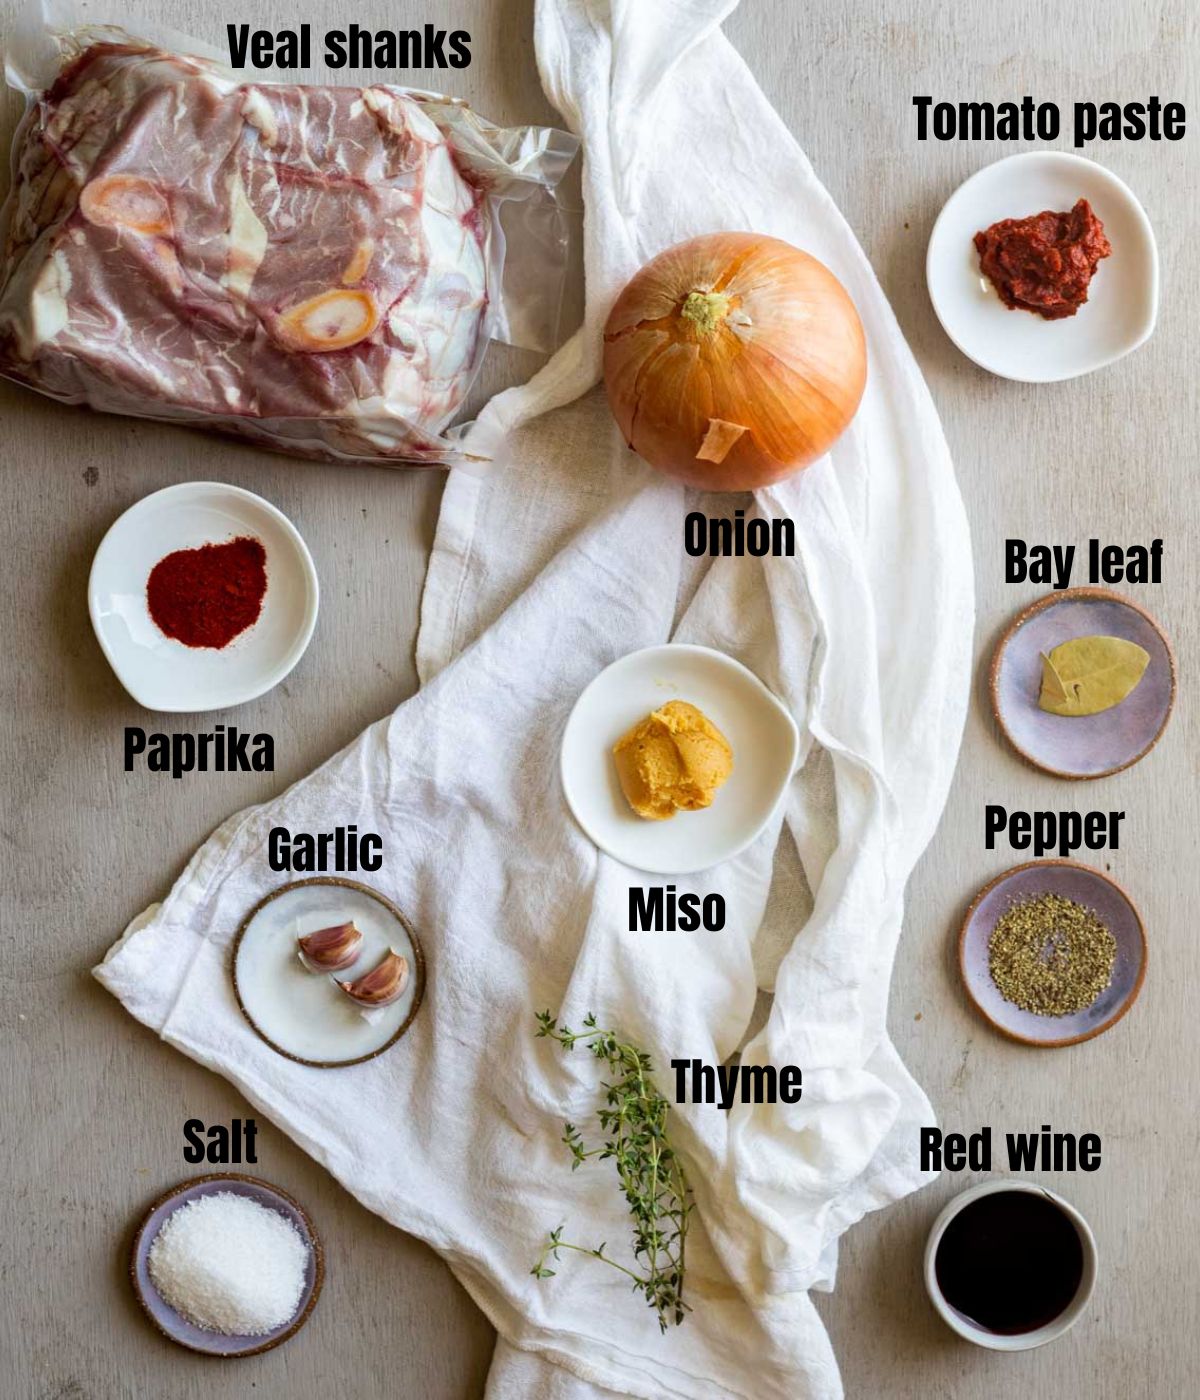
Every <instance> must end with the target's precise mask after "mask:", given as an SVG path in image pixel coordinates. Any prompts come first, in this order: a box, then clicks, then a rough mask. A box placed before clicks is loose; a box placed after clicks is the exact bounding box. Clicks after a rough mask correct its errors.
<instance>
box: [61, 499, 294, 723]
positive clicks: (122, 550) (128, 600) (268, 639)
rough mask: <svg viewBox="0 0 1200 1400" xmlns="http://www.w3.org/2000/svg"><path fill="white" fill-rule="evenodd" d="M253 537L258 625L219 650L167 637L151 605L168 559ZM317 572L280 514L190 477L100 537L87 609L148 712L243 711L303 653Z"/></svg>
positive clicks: (122, 675)
mask: <svg viewBox="0 0 1200 1400" xmlns="http://www.w3.org/2000/svg"><path fill="white" fill-rule="evenodd" d="M239 535H253V536H254V537H255V538H257V539H259V540H261V541H262V543H263V546H264V548H265V549H266V552H267V593H266V597H265V598H264V599H263V605H262V612H261V614H260V615H259V618H258V620H257V621H256V622H255V623H254V624H253V625H252V626H250V627H248V628H247V629H246V630H245V631H244V632H243V633H241V635H240V636H237V637H235V638H234V639H233V641H232V642H230V643H229V645H228V646H226V647H222V648H220V649H219V650H217V649H213V648H210V647H187V646H184V645H183V643H182V642H177V641H175V640H174V639H173V638H171V637H167V636H164V635H163V633H162V632H160V631H159V630H158V628H157V626H155V624H154V621H153V620H152V619H151V617H150V611H149V608H148V607H147V605H146V580H147V579H148V578H149V577H150V571H151V569H153V568H154V566H155V564H157V563H158V561H159V560H160V559H162V558H163V556H164V555H167V554H171V553H173V552H174V551H175V550H177V549H197V548H199V547H200V546H201V545H205V544H221V543H224V542H225V541H226V540H231V539H235V538H236V537H237V536H239ZM317 600H318V587H317V571H316V569H315V568H314V566H313V561H312V556H311V555H310V554H309V552H308V547H307V546H306V545H305V543H304V541H303V540H302V539H301V538H300V533H299V531H298V530H297V529H296V527H295V526H294V525H293V524H292V522H291V521H290V520H289V519H288V518H287V516H286V515H284V514H283V513H282V512H281V511H279V510H276V508H275V507H274V506H273V505H271V503H270V502H269V501H264V500H263V498H262V497H261V496H256V495H255V494H254V493H253V492H252V491H243V490H242V488H241V487H240V486H227V485H225V484H224V483H223V482H218V481H188V482H183V483H181V484H180V485H178V486H168V487H167V488H166V489H165V490H163V491H155V492H154V493H153V494H152V495H150V496H145V497H143V499H142V500H140V501H138V502H137V504H136V505H133V506H130V508H129V509H128V510H127V511H126V512H125V514H124V515H122V516H120V517H119V519H118V520H116V521H115V523H114V524H113V525H112V527H111V528H110V529H109V531H108V533H107V534H106V535H105V536H104V538H103V539H102V540H101V541H100V548H99V549H97V551H96V557H95V559H94V560H93V561H92V572H91V576H90V578H89V579H88V611H89V612H90V613H91V617H92V627H93V628H94V629H95V632H96V637H97V640H98V641H99V643H100V646H101V648H102V649H103V651H104V655H105V656H106V657H107V658H108V661H109V665H111V666H112V668H113V670H114V671H115V672H116V674H117V679H118V680H119V681H120V682H121V684H122V685H123V686H124V687H125V689H126V690H127V691H128V692H129V693H130V695H132V696H133V698H134V699H135V700H136V701H137V702H138V704H139V705H144V706H145V707H146V709H148V710H163V711H169V712H175V713H179V712H183V713H194V712H197V711H201V710H222V709H227V708H228V707H229V706H231V705H241V704H243V703H244V702H245V701H247V700H253V699H254V698H255V697H256V696H258V695H262V694H264V693H265V692H266V691H268V690H270V689H271V688H272V686H276V685H278V684H279V682H280V681H281V680H283V678H284V677H285V676H286V675H287V674H288V672H289V671H290V670H291V669H292V667H293V666H295V664H296V663H297V662H298V661H299V660H300V658H301V657H302V656H303V655H304V651H305V648H306V647H307V646H308V643H309V640H310V638H311V637H312V634H313V628H314V627H315V626H316V622H317Z"/></svg>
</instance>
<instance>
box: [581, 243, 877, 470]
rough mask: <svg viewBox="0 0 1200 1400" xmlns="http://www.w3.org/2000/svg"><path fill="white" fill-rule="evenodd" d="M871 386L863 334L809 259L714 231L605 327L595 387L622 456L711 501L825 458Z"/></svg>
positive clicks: (850, 307) (639, 288)
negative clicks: (714, 495) (600, 384)
mask: <svg viewBox="0 0 1200 1400" xmlns="http://www.w3.org/2000/svg"><path fill="white" fill-rule="evenodd" d="M866 379H867V347H866V339H865V337H864V335H863V328H862V322H861V321H860V320H859V319H858V312H857V311H856V310H855V309H854V303H853V302H852V301H851V300H850V297H849V295H848V293H847V292H846V289H845V288H844V287H843V286H842V284H841V283H840V282H839V281H838V280H837V278H836V277H835V276H834V275H833V273H832V272H830V271H829V269H828V268H827V267H826V266H825V265H824V263H821V262H818V261H817V259H816V258H813V257H810V256H809V255H808V254H807V253H802V252H801V251H800V250H799V248H793V247H792V246H791V244H790V243H784V242H783V241H782V240H781V239H778V238H764V237H762V236H761V235H760V234H755V233H710V234H706V235H705V236H704V237H702V238H693V239H690V240H689V241H688V242H686V243H679V244H677V245H676V246H675V247H674V248H668V249H667V251H666V252H665V253H660V254H659V255H658V257H656V258H655V259H654V260H653V261H652V262H649V263H647V264H646V266H645V267H643V268H642V270H641V271H640V272H639V273H637V274H636V275H635V276H634V278H633V280H632V281H631V282H630V283H629V285H628V286H627V287H626V288H625V290H624V291H623V292H622V293H621V295H620V296H619V297H618V298H617V301H616V305H615V306H614V307H613V309H612V312H611V313H610V315H609V318H608V322H607V324H606V325H605V328H604V382H605V385H606V387H607V389H608V401H609V403H610V405H611V406H612V411H613V414H614V415H615V417H616V420H617V423H618V425H619V426H620V429H621V432H622V433H623V434H624V436H625V441H626V442H628V443H629V445H630V447H632V448H633V450H634V451H635V452H637V453H639V454H640V455H641V456H642V457H644V458H645V459H646V461H647V462H649V463H650V464H651V465H652V466H655V467H657V468H658V469H659V470H660V471H663V472H666V473H667V475H668V476H673V477H678V478H679V479H680V480H682V481H686V482H688V483H689V484H690V485H692V486H700V487H704V488H705V489H707V490H710V491H746V490H751V489H752V488H754V487H756V486H767V485H769V484H770V483H771V482H773V481H779V480H781V479H782V478H783V477H786V476H790V475H791V474H792V473H793V472H796V471H799V470H800V468H801V467H806V466H808V465H809V463H810V462H813V461H815V460H816V459H817V458H818V457H820V456H821V455H822V454H823V453H824V452H827V451H828V450H829V448H830V447H831V446H832V444H833V443H834V441H835V440H836V439H837V438H838V437H839V436H840V435H841V433H842V431H843V429H844V428H845V427H846V425H847V424H848V423H849V422H850V420H851V418H853V417H854V413H855V410H856V409H857V408H858V404H859V400H860V399H861V398H862V394H863V388H864V386H865V384H866Z"/></svg>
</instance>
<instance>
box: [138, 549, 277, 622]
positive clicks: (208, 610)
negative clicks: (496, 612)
mask: <svg viewBox="0 0 1200 1400" xmlns="http://www.w3.org/2000/svg"><path fill="white" fill-rule="evenodd" d="M266 592H267V551H266V550H265V549H264V548H263V544H262V541H261V540H257V539H255V538H254V537H253V536H252V535H241V536H239V537H238V538H237V539H233V540H229V541H228V542H227V543H225V544H205V545H201V546H200V548H199V549H177V550H175V552H174V553H173V554H168V555H167V556H166V557H165V558H163V559H160V560H159V561H158V563H157V564H155V566H154V568H153V569H151V571H150V577H149V579H147V581H146V602H147V605H148V607H149V609H150V616H151V617H152V618H153V619H154V622H155V624H156V625H157V626H158V628H159V630H160V631H162V632H164V633H165V634H166V635H167V636H168V637H173V638H174V639H175V640H176V641H178V642H182V643H183V644H184V646H188V647H213V648H220V647H225V646H228V645H229V643H230V642H231V641H233V639H234V637H236V636H237V635H238V634H239V633H241V632H244V631H245V630H246V628H247V627H250V626H252V625H253V624H254V623H255V622H257V621H258V615H259V613H260V612H261V611H262V604H263V598H264V597H265V596H266Z"/></svg>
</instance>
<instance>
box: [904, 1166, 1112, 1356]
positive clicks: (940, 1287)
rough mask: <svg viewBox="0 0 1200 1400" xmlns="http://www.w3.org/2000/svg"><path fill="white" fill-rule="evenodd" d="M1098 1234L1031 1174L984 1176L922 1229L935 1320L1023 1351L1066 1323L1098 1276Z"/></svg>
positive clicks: (995, 1346) (974, 1338)
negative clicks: (989, 1178) (925, 1232)
mask: <svg viewBox="0 0 1200 1400" xmlns="http://www.w3.org/2000/svg"><path fill="white" fill-rule="evenodd" d="M1096 1268H1097V1254H1096V1240H1095V1237H1094V1236H1093V1235H1092V1231H1091V1228H1090V1227H1089V1225H1088V1223H1087V1221H1086V1220H1085V1219H1084V1218H1083V1216H1082V1215H1080V1213H1079V1212H1078V1211H1077V1210H1076V1209H1075V1207H1074V1206H1073V1205H1071V1204H1070V1202H1069V1201H1065V1200H1063V1198H1062V1197H1061V1196H1059V1195H1057V1194H1056V1193H1055V1192H1053V1191H1048V1190H1047V1189H1046V1188H1045V1187H1044V1186H1038V1185H1036V1184H1035V1183H1033V1182H1025V1181H1016V1180H1014V1179H1013V1178H1011V1177H1008V1178H1001V1179H1000V1180H997V1181H985V1182H983V1183H982V1184H981V1185H979V1186H973V1187H971V1188H970V1189H969V1190H967V1191H963V1192H962V1193H961V1194H959V1195H957V1196H955V1197H954V1199H953V1200H952V1201H951V1202H950V1203H949V1204H948V1205H947V1206H946V1208H945V1209H944V1210H943V1211H942V1213H941V1215H939V1216H938V1218H937V1220H935V1221H934V1224H933V1229H932V1230H931V1231H930V1232H929V1242H928V1244H927V1245H926V1246H925V1287H926V1288H927V1289H928V1291H929V1297H930V1299H931V1300H932V1302H933V1306H934V1307H935V1308H936V1309H937V1311H938V1313H939V1314H940V1316H941V1318H942V1320H943V1321H944V1322H945V1323H946V1324H947V1325H948V1326H949V1327H951V1328H953V1330H954V1331H955V1332H957V1333H958V1335H959V1336H960V1337H965V1338H966V1340H967V1341H969V1342H974V1343H975V1345H976V1346H981V1347H988V1348H990V1349H991V1350H992V1351H1029V1350H1031V1349H1032V1348H1033V1347H1040V1346H1045V1345H1046V1343H1047V1342H1052V1341H1054V1340H1055V1339H1056V1338H1058V1337H1061V1336H1062V1335H1063V1333H1064V1332H1066V1331H1068V1330H1069V1329H1070V1328H1071V1327H1073V1326H1074V1325H1075V1323H1076V1322H1077V1321H1078V1320H1079V1318H1080V1317H1081V1316H1082V1314H1083V1312H1084V1310H1085V1309H1086V1307H1087V1304H1088V1299H1089V1298H1090V1297H1091V1296H1092V1289H1093V1288H1094V1287H1095V1283H1096Z"/></svg>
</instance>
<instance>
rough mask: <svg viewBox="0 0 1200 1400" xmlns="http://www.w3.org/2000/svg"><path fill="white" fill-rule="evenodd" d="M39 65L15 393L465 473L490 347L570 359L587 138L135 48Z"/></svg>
mask: <svg viewBox="0 0 1200 1400" xmlns="http://www.w3.org/2000/svg"><path fill="white" fill-rule="evenodd" d="M50 46H52V52H48V50H49V49H50ZM15 47H16V50H17V58H16V60H14V58H13V56H12V54H11V53H10V58H9V67H8V76H9V80H10V82H11V83H13V84H14V85H15V86H18V87H20V88H22V90H24V91H25V92H26V93H27V100H28V107H27V111H26V114H25V117H24V119H23V121H22V122H21V124H20V127H19V128H18V131H17V135H16V138H15V143H14V150H13V181H12V188H11V191H10V193H9V197H8V201H7V204H6V206H5V214H4V223H5V234H4V244H3V261H2V265H0V373H2V374H4V375H5V376H6V377H8V378H10V379H14V380H17V381H20V382H21V383H24V384H27V385H30V386H31V387H33V388H35V389H37V390H40V391H41V392H42V393H44V394H48V395H51V396H52V397H53V398H56V399H59V400H62V401H63V402H65V403H73V404H75V403H85V404H88V405H90V406H91V407H92V408H95V409H100V410H103V411H105V412H109V413H125V414H134V415H137V416H139V417H145V418H155V419H162V420H168V421H173V422H182V423H190V424H195V425H200V426H207V427H210V428H216V429H220V430H223V431H227V432H234V433H237V434H238V435H240V436H243V437H247V438H250V439H252V440H253V441H256V442H258V443H261V444H263V445H266V446H269V447H273V448H277V449H280V450H283V451H287V452H293V453H296V454H299V455H302V456H310V457H325V458H335V459H338V458H340V459H350V460H366V461H379V462H384V463H392V464H397V465H399V464H416V465H434V464H447V465H449V464H455V463H457V462H461V461H463V460H464V459H466V458H470V457H471V456H473V455H474V454H473V453H472V450H471V447H470V445H469V443H467V444H464V442H463V440H462V437H461V431H460V430H456V429H454V428H451V426H450V425H451V422H452V420H453V419H454V417H455V415H456V414H457V413H458V411H459V410H460V408H461V407H462V404H463V401H464V399H465V398H466V396H467V393H468V391H469V390H470V387H471V385H472V383H473V382H474V380H475V378H476V375H477V373H478V370H479V367H480V364H481V362H482V359H483V355H484V351H485V349H486V347H487V344H488V342H489V340H490V339H502V340H508V341H510V342H511V343H515V344H523V345H526V346H528V347H530V348H534V349H542V350H549V349H552V348H553V337H554V334H555V331H556V316H557V306H558V301H559V298H560V295H561V288H562V279H563V270H564V263H565V242H566V239H565V233H564V222H563V219H562V217H561V213H560V211H559V209H558V206H557V202H556V199H555V194H554V189H555V186H556V184H557V182H558V180H559V178H560V177H561V175H562V174H563V172H564V170H565V169H566V167H567V166H568V165H569V164H570V161H571V159H572V157H573V155H574V153H575V149H576V144H577V143H576V141H575V139H574V138H573V137H571V136H569V135H567V134H566V133H564V132H560V131H556V130H553V129H550V128H536V127H524V128H519V129H515V130H502V129H500V128H497V127H495V126H492V125H491V124H489V123H488V122H485V121H483V120H482V119H481V118H479V117H478V116H477V115H476V114H475V113H474V112H472V111H471V109H470V108H469V107H467V106H466V105H465V104H464V103H462V102H459V101H457V100H454V99H451V98H442V97H437V96H433V95H430V94H424V93H417V92H413V91H409V90H407V89H404V88H399V87H393V86H388V85H376V84H372V85H371V86H367V87H361V88H350V87H314V86H299V85H294V84H285V83H275V82H262V81H254V82H243V81H240V80H239V79H238V78H237V76H236V75H234V74H233V73H232V72H230V71H229V70H227V69H225V68H224V67H223V66H222V65H221V64H219V63H217V62H215V61H214V60H213V59H210V58H205V57H200V56H197V55H195V54H193V53H190V52H173V51H169V50H168V49H166V48H164V47H161V46H159V45H157V44H154V43H150V42H144V41H142V40H139V39H136V38H133V37H130V36H129V35H127V34H125V33H124V32H123V31H115V30H110V29H103V30H101V29H73V30H68V31H65V32H64V31H59V32H57V33H53V34H52V33H51V31H49V30H44V31H41V32H40V33H39V34H38V35H37V36H36V37H35V38H33V39H30V37H29V36H28V35H27V36H26V38H25V40H24V46H23V48H22V44H21V43H20V42H19V43H18V44H17V45H16V46H15ZM22 53H23V54H24V58H23V59H22V56H21V55H22ZM51 65H52V66H51Z"/></svg>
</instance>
